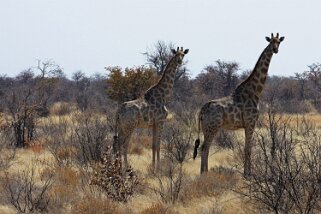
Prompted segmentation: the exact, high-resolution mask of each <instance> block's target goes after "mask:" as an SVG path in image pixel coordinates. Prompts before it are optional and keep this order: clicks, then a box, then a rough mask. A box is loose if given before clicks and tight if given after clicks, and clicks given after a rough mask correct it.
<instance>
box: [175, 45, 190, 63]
mask: <svg viewBox="0 0 321 214" xmlns="http://www.w3.org/2000/svg"><path fill="white" fill-rule="evenodd" d="M188 51H189V50H188V49H185V50H184V49H183V47H181V49H179V47H177V50H175V49H172V53H173V54H174V55H175V56H174V58H175V60H176V62H177V64H178V65H181V64H182V63H183V58H184V56H185V54H187V53H188Z"/></svg>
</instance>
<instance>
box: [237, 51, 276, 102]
mask: <svg viewBox="0 0 321 214" xmlns="http://www.w3.org/2000/svg"><path fill="white" fill-rule="evenodd" d="M272 56H273V50H272V46H271V45H268V46H267V47H266V48H265V49H264V51H263V52H262V54H261V55H260V57H259V59H258V61H257V62H256V65H255V67H254V69H253V71H252V73H251V74H250V76H249V77H248V78H247V79H246V80H244V81H243V82H242V83H241V84H240V85H239V86H238V87H237V88H236V89H235V92H234V96H235V95H240V94H246V95H248V96H249V97H251V98H253V99H254V101H256V103H257V102H258V100H259V98H260V95H261V93H262V91H263V88H264V84H265V81H266V77H267V73H268V70H269V65H270V62H271V59H272Z"/></svg>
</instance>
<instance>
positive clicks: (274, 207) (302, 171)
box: [239, 113, 321, 213]
mask: <svg viewBox="0 0 321 214" xmlns="http://www.w3.org/2000/svg"><path fill="white" fill-rule="evenodd" d="M275 117H276V115H275V114H273V113H270V115H269V119H268V120H269V121H268V124H269V125H268V126H267V127H266V128H265V129H261V130H259V131H257V132H256V135H255V138H254V140H255V141H256V144H255V145H256V148H255V150H254V152H253V156H252V157H253V158H252V175H251V178H250V179H249V180H247V181H246V182H245V183H244V186H243V188H241V190H239V192H240V194H241V195H243V196H244V197H245V198H246V199H249V200H251V201H252V202H255V205H256V208H258V209H259V210H262V209H263V210H265V211H268V212H274V213H318V212H320V211H321V210H320V197H321V195H320V192H321V184H320V180H321V170H320V169H321V152H320V151H321V145H320V142H321V137H320V134H319V133H318V132H316V131H314V132H313V133H314V134H313V135H312V136H310V137H309V136H307V135H303V136H300V137H296V136H294V135H293V133H295V131H294V130H292V129H291V128H290V126H289V125H288V124H287V123H284V122H283V121H282V122H281V120H276V119H275Z"/></svg>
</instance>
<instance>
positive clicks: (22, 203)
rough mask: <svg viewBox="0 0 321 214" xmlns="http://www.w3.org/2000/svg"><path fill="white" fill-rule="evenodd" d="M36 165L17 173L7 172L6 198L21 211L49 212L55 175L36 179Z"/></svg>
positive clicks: (5, 179)
mask: <svg viewBox="0 0 321 214" xmlns="http://www.w3.org/2000/svg"><path fill="white" fill-rule="evenodd" d="M35 167H36V165H35V164H33V165H32V166H30V167H28V168H26V169H25V170H23V171H22V172H19V173H17V174H15V175H10V174H9V173H6V174H5V178H3V181H2V184H3V189H4V192H5V194H4V196H5V200H7V201H8V202H9V203H11V204H12V205H13V206H14V207H15V208H16V210H17V211H18V212H19V213H38V212H48V206H49V202H50V195H49V192H50V190H51V188H52V184H53V182H54V179H53V176H48V177H46V178H43V179H41V180H40V182H37V181H36V174H35Z"/></svg>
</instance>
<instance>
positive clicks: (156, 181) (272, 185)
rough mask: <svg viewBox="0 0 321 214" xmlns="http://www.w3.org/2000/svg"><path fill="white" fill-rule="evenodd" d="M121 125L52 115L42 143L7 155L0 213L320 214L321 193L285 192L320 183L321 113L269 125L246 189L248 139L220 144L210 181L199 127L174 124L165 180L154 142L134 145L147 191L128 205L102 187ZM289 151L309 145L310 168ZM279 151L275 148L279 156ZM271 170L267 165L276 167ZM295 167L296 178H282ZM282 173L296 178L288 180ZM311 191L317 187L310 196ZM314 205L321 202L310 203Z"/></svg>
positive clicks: (165, 144) (236, 137)
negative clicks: (107, 154)
mask: <svg viewBox="0 0 321 214" xmlns="http://www.w3.org/2000/svg"><path fill="white" fill-rule="evenodd" d="M194 119H195V118H192V119H191V120H194ZM112 122H113V121H109V119H108V117H107V116H106V115H102V114H88V113H83V112H78V111H72V112H68V114H64V115H58V114H54V113H53V112H51V115H50V116H48V117H46V118H41V119H39V121H38V124H37V126H38V128H37V138H36V140H34V141H32V142H29V143H28V146H27V147H25V148H19V149H14V148H12V147H10V146H9V147H2V148H1V171H0V174H1V180H0V182H1V185H0V188H1V191H0V192H1V194H0V199H1V200H0V213H17V212H24V213H34V212H38V213H39V212H40V213H146V214H147V213H215V214H216V213H260V212H262V213H266V212H276V211H277V210H278V211H280V212H285V210H287V209H288V210H289V211H293V212H300V210H301V211H302V212H305V211H308V210H309V208H311V209H312V210H314V212H315V210H319V196H315V194H317V195H318V194H319V193H316V192H317V191H318V190H319V189H318V188H316V189H315V190H313V191H316V192H313V191H311V192H309V191H308V190H307V191H306V192H303V193H302V192H300V191H298V192H293V190H289V188H288V185H293V184H291V182H290V181H288V180H287V183H286V182H284V183H282V182H283V181H285V180H286V178H288V177H291V176H293V177H295V176H298V177H299V176H301V177H302V178H300V179H304V178H305V177H304V176H306V173H308V172H309V170H307V171H304V172H301V171H300V170H301V168H300V167H301V166H302V168H303V166H308V165H309V164H310V165H311V164H313V163H315V167H316V172H313V173H314V174H313V173H312V174H313V175H315V176H316V177H315V179H316V180H317V179H318V178H320V177H318V176H321V171H320V169H317V168H318V167H319V166H320V165H321V155H320V154H319V153H317V154H315V153H313V154H312V153H309V154H308V152H306V153H305V154H306V156H309V155H310V156H309V157H314V159H313V158H312V159H311V160H310V159H309V158H308V157H304V155H302V152H304V151H308V150H309V148H310V147H309V143H310V142H311V143H313V145H312V144H311V146H314V147H313V148H314V149H313V150H312V151H310V152H315V151H317V149H316V148H319V147H318V146H320V141H318V140H317V139H319V137H320V129H321V116H320V115H319V114H317V113H310V114H305V115H301V114H300V115H290V114H289V115H288V114H282V115H278V114H264V115H261V117H260V121H259V122H258V125H257V129H256V133H255V136H254V140H253V142H254V149H253V160H252V161H253V178H251V179H244V178H243V175H242V171H243V168H242V167H243V166H242V148H243V143H244V133H243V130H238V131H233V132H225V133H223V134H221V135H220V136H218V137H217V139H216V141H215V142H213V145H212V147H211V151H210V156H209V167H210V171H209V172H208V173H206V174H203V175H200V174H199V172H200V158H199V157H200V155H199V156H198V158H196V160H193V159H192V151H193V144H194V140H195V136H196V133H195V130H196V128H195V127H188V126H186V125H184V122H182V121H180V120H179V119H177V118H176V117H175V115H174V116H173V118H171V120H170V121H168V123H167V125H166V127H165V128H164V131H163V132H164V134H163V137H162V146H161V155H162V158H161V163H160V167H159V170H158V171H155V170H154V169H153V168H152V167H151V160H152V157H151V155H152V152H151V141H152V137H151V133H150V132H149V131H148V130H136V132H135V133H134V134H133V136H132V139H131V142H130V148H129V161H130V165H131V167H132V170H133V172H134V173H135V176H136V179H137V183H135V184H133V194H129V195H128V196H126V200H123V201H122V200H115V198H113V197H111V195H108V194H107V193H106V191H105V190H104V189H102V188H101V186H99V185H94V184H93V182H92V180H93V177H94V174H95V172H97V169H98V168H99V167H98V165H99V162H100V159H101V157H102V154H103V152H104V151H105V150H108V149H110V148H109V146H110V145H111V143H112V137H113V133H112V129H111V126H112V125H111V124H112ZM185 124H186V123H185ZM191 124H195V123H191ZM6 132H9V130H2V131H1V136H2V140H1V142H2V143H4V140H9V139H10V136H8V135H6ZM273 138H274V140H273ZM312 138H313V139H314V141H313V140H312V141H313V142H312V141H311V140H310V139H312ZM271 139H272V140H271ZM275 139H276V140H275ZM319 140H320V139H319ZM275 142H276V143H277V144H276V145H275V144H274V143H275ZM284 142H286V143H284ZM271 143H272V144H271ZM288 143H292V144H293V145H292V146H293V147H295V145H300V146H297V147H295V148H293V150H295V152H294V153H295V156H296V157H300V158H298V159H295V157H293V156H291V154H292V153H291V151H292V150H291V149H289V150H287V148H288V147H291V146H290V145H289V144H288ZM271 145H274V146H275V148H274V150H273V149H272V147H271ZM302 145H303V146H302ZM291 148H292V147H291ZM310 149H312V148H310ZM273 152H274V153H273ZM8 154H10V155H12V156H10V157H9V156H8ZM313 155H314V156H313ZM271 157H274V158H275V159H277V160H278V161H273V159H272V158H271ZM282 157H284V158H285V157H288V158H289V160H288V162H287V163H289V162H290V164H288V165H287V163H286V162H284V161H283V160H281V159H282ZM308 159H309V160H308ZM291 160H293V161H292V162H291ZM262 161H266V165H265V163H264V162H262ZM269 161H270V162H269ZM300 161H301V162H302V164H301V162H300ZM309 161H310V162H309ZM5 163H6V164H5ZM303 163H307V165H304V164H303ZM286 166H288V168H289V170H286V169H285V168H282V167H286ZM264 167H265V168H266V169H265V170H263V169H262V168H264ZM312 168H313V167H312ZM278 169H279V170H278ZM293 169H295V170H293ZM262 170H263V171H262ZM311 170H312V169H311ZM98 172H99V170H98ZM282 172H284V173H285V174H286V173H288V174H287V177H284V176H283V174H282ZM256 173H260V174H256ZM269 173H270V174H271V176H270V175H268V174H269ZM291 173H294V174H295V175H294V174H291ZM263 175H266V176H263ZM307 178H311V177H309V176H308V177H307ZM280 179H281V180H280ZM282 179H283V180H282ZM311 179H312V178H311ZM298 181H300V180H298ZM277 182H280V186H277V185H276V183H277ZM296 182H297V181H296ZM311 182H312V181H311ZM129 185H130V184H129ZM310 185H311V186H313V185H312V184H310ZM316 185H319V184H316ZM276 186H277V187H276ZM281 186H282V187H281ZM309 187H310V186H309V185H308V184H307V186H306V188H307V189H308V188H309ZM264 188H266V189H264ZM296 188H297V189H300V188H302V187H301V186H297V187H296ZM260 191H261V192H260ZM264 191H265V192H264ZM280 191H281V192H282V194H279V192H280ZM291 191H292V193H293V194H294V193H296V194H297V193H300V194H303V195H298V197H301V198H300V200H304V204H297V203H298V201H295V200H293V201H291V197H292V195H291V194H290V193H291ZM264 194H267V195H266V197H264ZM308 196H311V200H315V201H309V200H310V199H308V198H306V197H308ZM269 197H272V198H273V197H275V198H276V199H278V200H279V201H280V202H282V203H283V204H285V205H286V206H288V207H282V206H283V205H278V204H277V203H275V200H269V199H268V198H269ZM273 203H274V204H273ZM302 203H303V202H302ZM308 212H309V211H308Z"/></svg>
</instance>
